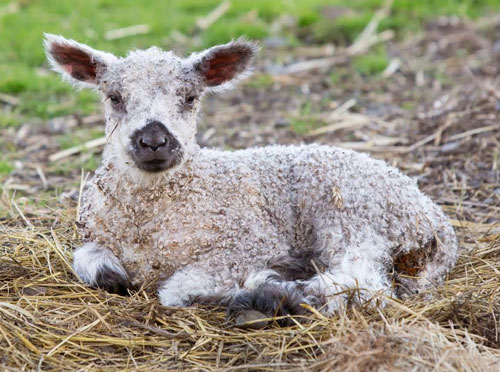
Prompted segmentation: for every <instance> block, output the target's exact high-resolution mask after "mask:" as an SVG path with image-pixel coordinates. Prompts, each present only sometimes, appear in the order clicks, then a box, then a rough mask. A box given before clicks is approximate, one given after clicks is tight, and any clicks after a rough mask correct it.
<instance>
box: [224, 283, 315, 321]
mask: <svg viewBox="0 0 500 372" xmlns="http://www.w3.org/2000/svg"><path fill="white" fill-rule="evenodd" d="M303 303H307V300H306V299H305V298H304V296H303V294H302V292H301V291H300V290H298V289H297V288H291V289H289V288H283V287H279V286H276V285H271V284H265V285H262V286H260V287H259V288H257V289H256V290H253V291H242V292H239V293H238V294H237V295H236V296H235V297H234V299H233V300H232V302H231V303H230V304H229V306H228V308H227V315H228V318H229V319H231V320H233V321H234V323H235V325H237V326H242V325H245V324H248V325H253V324H255V326H258V327H260V328H262V327H264V326H266V325H267V321H262V322H258V321H256V320H257V319H264V318H273V317H278V318H279V319H276V322H277V323H278V324H279V325H281V326H287V325H291V324H294V322H293V321H292V320H291V319H290V318H289V317H286V316H289V315H291V316H293V315H303V314H305V313H306V312H307V310H306V309H305V308H304V307H302V306H300V305H301V304H303ZM282 317H286V318H282ZM264 322H265V324H264ZM249 328H250V327H249ZM252 328H253V327H252Z"/></svg>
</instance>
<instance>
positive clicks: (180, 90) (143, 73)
mask: <svg viewBox="0 0 500 372" xmlns="http://www.w3.org/2000/svg"><path fill="white" fill-rule="evenodd" d="M45 48H46V52H47V56H48V59H49V61H50V63H51V64H52V66H53V68H54V69H55V70H56V71H58V72H60V73H61V74H62V75H63V76H64V77H65V78H66V79H67V80H69V81H70V82H72V83H74V84H75V85H77V86H80V87H91V88H95V89H97V90H98V91H100V92H101V94H102V96H103V103H104V107H105V115H106V134H107V136H108V142H107V145H106V149H105V154H106V155H107V156H109V157H111V158H112V159H113V161H114V162H115V163H118V165H119V166H123V167H125V169H127V167H133V168H135V169H139V170H140V171H141V172H148V173H160V172H162V171H169V170H173V169H175V168H177V167H179V166H180V165H181V164H183V161H184V159H186V158H188V157H189V156H190V155H192V153H193V152H194V151H195V150H196V148H197V145H196V140H195V134H196V122H197V118H198V112H199V110H200V99H201V97H202V96H203V94H204V93H206V92H215V91H221V90H225V89H227V88H230V87H231V86H233V85H234V83H235V82H236V81H237V80H239V79H241V78H242V77H245V76H246V75H248V73H249V72H250V71H251V68H252V62H253V59H254V56H255V54H256V49H257V48H256V46H255V45H254V44H253V43H250V42H248V41H245V40H241V39H240V40H236V41H233V42H230V43H228V44H225V45H219V46H215V47H213V48H210V49H207V50H205V51H203V52H200V53H195V54H192V55H191V56H189V57H188V58H180V57H177V56H176V55H175V54H174V53H172V52H164V51H162V50H160V49H158V48H154V47H153V48H150V49H147V50H136V51H132V52H130V53H129V54H128V56H127V57H125V58H118V57H115V56H114V55H112V54H109V53H105V52H101V51H97V50H95V49H92V48H90V47H89V46H87V45H84V44H80V43H77V42H75V41H73V40H67V39H64V38H62V37H60V36H55V35H46V39H45Z"/></svg>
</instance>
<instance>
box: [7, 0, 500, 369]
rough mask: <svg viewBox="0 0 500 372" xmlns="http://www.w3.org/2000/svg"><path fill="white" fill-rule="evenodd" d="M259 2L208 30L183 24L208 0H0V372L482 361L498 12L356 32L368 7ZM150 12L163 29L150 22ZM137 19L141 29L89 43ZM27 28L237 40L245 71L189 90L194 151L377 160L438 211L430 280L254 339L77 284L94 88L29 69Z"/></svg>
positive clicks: (489, 274)
mask: <svg viewBox="0 0 500 372" xmlns="http://www.w3.org/2000/svg"><path fill="white" fill-rule="evenodd" d="M267 3H271V2H264V1H258V2H248V3H247V2H243V1H241V2H234V3H232V4H231V5H230V8H229V9H228V10H227V11H226V12H225V13H224V14H222V15H221V16H220V17H219V18H216V19H215V21H214V22H213V23H212V24H210V25H208V26H205V25H203V22H201V23H199V22H197V20H198V21H199V20H200V19H201V18H203V17H206V16H207V15H208V14H210V13H211V12H212V11H213V10H214V9H215V8H216V7H217V5H218V4H219V3H218V2H217V1H209V2H196V1H184V2H180V1H172V2H165V5H156V3H151V4H150V2H148V1H129V2H123V5H122V7H117V6H116V5H113V4H112V2H109V1H102V0H101V1H80V2H67V3H65V4H67V5H61V2H56V1H46V2H35V1H33V2H32V1H28V0H26V1H19V2H15V1H13V2H10V3H6V4H5V5H0V29H1V30H2V35H6V36H7V37H2V38H1V39H0V49H1V52H0V131H1V133H2V136H1V139H0V149H1V153H0V180H1V181H2V194H1V197H0V243H1V247H2V248H1V249H2V254H1V255H0V347H1V349H2V350H3V352H1V353H0V366H1V368H2V369H3V370H7V371H18V370H41V371H44V370H54V371H62V370H64V371H66V370H67V371H76V370H105V371H118V370H120V371H121V370H145V371H146V370H147V371H151V370H202V371H210V370H214V371H216V370H227V371H229V370H248V371H258V370H263V371H264V370H296V371H300V370H316V371H330V370H339V371H345V370H351V371H379V370H380V371H385V370H389V371H407V370H415V371H428V370H432V369H433V368H434V370H436V371H494V370H495V368H498V365H499V364H500V329H499V328H500V327H499V322H500V222H499V217H498V216H499V215H500V170H499V154H500V122H499V116H500V88H499V87H500V84H499V83H500V77H499V70H500V39H499V38H498V31H499V30H500V17H499V16H498V15H497V12H498V11H499V10H500V6H499V5H498V4H496V2H495V1H477V2H472V1H461V2H459V1H448V2H433V1H428V2H407V1H403V0H400V1H395V2H394V4H392V7H391V11H390V12H386V13H384V12H380V13H379V14H380V19H381V20H380V22H379V24H378V28H377V30H376V31H374V32H372V33H371V34H370V35H371V37H372V38H371V39H370V38H369V37H368V38H366V37H365V38H364V39H363V37H358V36H359V35H360V33H361V32H362V31H363V30H364V29H365V27H366V26H367V24H368V23H369V22H370V20H376V19H377V16H375V17H374V12H376V11H377V10H379V9H382V8H383V4H381V2H380V1H368V0H365V1H360V2H358V3H356V6H352V7H350V8H347V7H345V6H338V5H337V4H340V3H341V2H337V1H318V0H315V1H314V2H313V3H314V4H313V5H311V3H310V2H309V3H308V5H307V6H306V5H305V2H300V1H290V2H283V3H279V2H276V4H277V5H275V6H274V5H269V4H267ZM389 3H390V2H386V5H387V4H389ZM69 4H73V5H69ZM74 4H76V5H74ZM418 4H420V5H418ZM153 5H154V6H158V7H161V8H160V9H158V8H154V11H152V10H151V7H153ZM71 6H74V7H75V9H71ZM222 9H223V10H224V7H223V8H222ZM162 14H166V15H167V14H168V17H169V19H172V22H169V23H168V25H164V23H163V22H164V21H163V18H162V16H161V15H162ZM207 18H209V17H207ZM56 24H57V25H56ZM136 24H146V25H148V26H149V29H147V28H146V29H145V28H142V30H143V32H145V34H137V33H138V32H139V33H140V30H141V28H138V29H137V30H139V31H137V30H136V31H135V32H136V34H134V35H132V36H129V37H125V36H123V33H122V34H120V32H118V38H114V37H115V36H113V34H112V33H111V34H107V32H108V31H112V30H113V29H117V28H121V27H125V26H130V25H136ZM197 24H198V25H197ZM199 24H201V25H202V26H199ZM204 27H205V28H204ZM42 31H47V32H56V33H62V34H64V36H67V37H73V38H75V39H78V40H79V41H83V42H88V43H89V44H92V45H93V46H95V47H97V48H102V49H106V50H111V51H113V52H115V53H124V51H125V50H127V49H129V48H132V47H146V46H149V45H152V44H156V45H160V46H162V47H164V48H174V49H175V50H178V51H180V52H189V51H190V50H195V49H197V48H203V47H205V46H209V45H212V44H214V43H218V42H224V41H227V38H229V37H235V36H238V35H240V34H245V35H248V37H250V38H256V39H260V40H261V44H262V46H263V48H262V53H261V55H260V57H259V60H258V66H257V69H256V73H255V75H254V77H252V78H251V79H249V80H247V81H246V82H245V83H244V84H242V85H241V87H240V89H239V90H237V91H234V92H231V93H229V94H226V95H224V96H211V97H208V98H207V100H206V102H205V104H204V110H203V111H204V114H203V116H202V118H201V122H200V127H199V136H198V138H199V142H200V144H201V145H202V146H209V147H220V148H225V149H228V150H231V149H238V148H246V147H250V146H263V145H267V144H271V143H282V144H285V143H301V142H306V143H309V142H320V143H326V144H331V145H336V146H343V147H347V148H353V149H356V150H359V151H365V152H368V153H370V154H371V155H372V156H374V157H377V158H380V159H384V160H386V161H387V162H389V163H390V164H392V165H395V166H397V167H399V168H401V169H402V170H403V172H405V173H406V174H408V175H410V176H411V177H414V178H415V179H416V180H417V181H418V183H419V186H420V188H421V189H422V190H423V191H424V192H425V193H427V194H428V195H430V196H431V198H432V199H433V200H434V201H436V202H437V203H438V204H440V205H441V206H442V208H443V210H444V211H445V212H446V213H447V214H448V215H449V216H450V219H451V221H452V224H453V225H454V227H455V228H456V231H457V234H458V237H459V241H460V258H459V262H458V265H457V267H456V268H455V269H454V270H453V272H452V273H451V274H450V276H449V278H448V280H447V281H446V283H445V285H444V286H443V287H441V288H436V289H434V290H432V291H431V293H426V294H422V295H421V296H417V297H414V298H411V299H409V300H406V301H404V302H400V301H396V300H390V299H388V300H387V305H386V306H385V307H383V308H369V307H353V308H349V309H347V310H346V311H344V312H341V313H338V314H335V315H334V316H332V317H330V318H325V317H323V316H322V315H321V314H319V313H317V312H316V311H315V310H314V309H312V308H311V309H310V315H309V316H307V319H303V322H301V323H300V322H297V324H296V325H295V326H291V327H285V328H279V327H277V326H274V327H270V328H268V329H264V330H259V331H248V330H238V329H234V328H232V327H231V326H230V324H228V323H227V322H226V319H225V315H224V312H223V309H213V308H198V307H193V308H188V309H175V308H166V307H163V306H161V305H160V304H159V302H158V300H157V298H156V296H155V294H154V292H152V291H150V290H148V289H144V290H142V291H139V292H137V293H134V294H133V295H132V296H130V297H120V296H116V295H110V294H108V293H106V292H103V291H100V290H93V289H90V288H87V287H85V286H84V285H82V284H81V283H79V282H78V280H77V278H76V277H75V275H74V274H73V271H72V269H71V265H70V262H71V257H72V250H73V249H74V248H75V247H77V246H78V245H79V244H80V242H81V240H80V237H79V236H78V234H77V230H76V227H75V224H74V222H75V215H76V213H77V209H78V200H79V191H80V185H81V181H82V179H84V178H85V177H86V174H87V173H88V172H89V171H92V170H93V169H95V168H96V166H97V165H98V163H99V157H100V151H101V148H100V147H99V146H96V147H92V145H89V141H91V140H93V139H98V138H101V136H102V135H103V125H102V117H101V113H100V111H99V104H98V99H97V96H96V95H95V94H94V93H92V92H87V91H82V92H78V93H73V92H72V90H71V88H70V87H67V86H66V85H64V83H62V82H60V81H59V80H58V79H59V78H58V77H57V76H56V75H55V74H53V73H51V72H49V71H48V65H47V64H46V63H45V62H44V60H43V58H44V57H43V50H42V49H41V39H42V35H41V32H42ZM110 35H111V37H110ZM115 35H117V33H115ZM370 35H369V36H370ZM370 40H371V41H373V40H375V42H374V43H373V45H371V44H372V43H371V42H370ZM311 61H312V62H311ZM314 64H316V65H321V67H319V68H313V67H314ZM299 70H301V71H299ZM81 144H87V145H86V146H84V147H83V148H80V149H78V148H77V149H76V150H75V151H73V154H68V153H66V154H65V153H61V152H60V151H62V150H65V149H66V150H67V149H74V148H75V146H78V145H81ZM54 154H56V156H55V157H54ZM82 168H83V171H82Z"/></svg>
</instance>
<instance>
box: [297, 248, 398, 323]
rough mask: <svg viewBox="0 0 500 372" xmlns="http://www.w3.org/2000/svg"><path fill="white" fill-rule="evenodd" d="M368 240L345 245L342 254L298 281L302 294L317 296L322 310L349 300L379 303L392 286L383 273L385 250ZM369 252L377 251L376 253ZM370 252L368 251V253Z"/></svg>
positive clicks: (391, 290) (390, 292) (385, 269)
mask: <svg viewBox="0 0 500 372" xmlns="http://www.w3.org/2000/svg"><path fill="white" fill-rule="evenodd" d="M370 247H372V242H371V241H367V242H361V243H359V244H356V245H355V246H352V247H348V248H346V250H345V252H344V254H343V255H342V256H339V257H337V256H333V257H330V259H329V260H325V262H330V263H329V264H328V266H327V268H326V269H325V270H323V271H322V272H319V273H317V274H316V275H314V276H313V277H312V278H310V279H308V280H305V281H302V288H303V291H304V295H305V296H306V297H307V296H313V297H315V298H318V301H319V302H320V303H321V304H322V305H324V306H323V307H322V308H321V310H322V311H324V312H326V313H332V312H333V311H335V310H337V309H339V308H343V307H345V306H346V305H348V304H350V303H357V304H364V303H366V302H368V303H370V304H371V305H378V304H380V303H381V304H383V303H384V300H383V297H381V296H380V295H383V296H392V295H393V289H392V283H391V281H390V278H389V275H388V272H387V263H386V261H387V257H385V254H384V253H383V252H384V251H386V250H385V249H382V248H380V247H379V249H378V250H375V249H372V250H371V252H370ZM373 252H378V253H377V254H376V255H375V254H374V253H373ZM370 253H372V254H370Z"/></svg>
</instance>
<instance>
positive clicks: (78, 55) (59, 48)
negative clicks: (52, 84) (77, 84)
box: [50, 44, 97, 82]
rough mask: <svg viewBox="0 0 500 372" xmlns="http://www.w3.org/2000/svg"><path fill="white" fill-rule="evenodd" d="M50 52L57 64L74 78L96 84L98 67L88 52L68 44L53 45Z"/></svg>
mask: <svg viewBox="0 0 500 372" xmlns="http://www.w3.org/2000/svg"><path fill="white" fill-rule="evenodd" d="M50 52H51V54H52V56H53V57H54V59H55V60H56V62H57V63H59V65H61V67H62V68H63V69H64V70H65V71H66V72H67V73H68V74H70V75H71V76H72V77H74V78H75V79H77V80H81V81H87V82H95V80H96V74H97V68H96V67H97V66H96V63H95V62H93V61H92V57H91V56H90V55H89V54H88V53H87V52H85V51H83V50H82V49H80V48H76V47H74V46H71V45H67V44H53V45H52V47H51V50H50Z"/></svg>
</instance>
